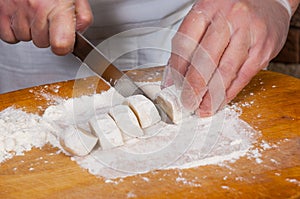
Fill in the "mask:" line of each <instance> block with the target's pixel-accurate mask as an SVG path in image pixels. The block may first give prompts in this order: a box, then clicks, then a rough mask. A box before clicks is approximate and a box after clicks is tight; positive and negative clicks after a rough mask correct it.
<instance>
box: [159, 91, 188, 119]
mask: <svg viewBox="0 0 300 199" xmlns="http://www.w3.org/2000/svg"><path fill="white" fill-rule="evenodd" d="M179 96H180V93H179V92H178V91H177V89H176V88H175V86H170V87H168V88H165V89H163V90H161V92H160V93H159V94H158V95H157V97H156V102H157V103H158V104H159V105H160V107H161V108H162V109H163V110H164V111H165V113H166V114H167V115H168V116H169V117H170V119H171V120H172V121H173V122H174V123H175V124H179V123H180V122H181V121H182V119H183V118H185V117H187V116H189V115H191V112H189V111H187V110H186V109H185V108H184V107H183V105H182V103H181V101H180V97H179Z"/></svg>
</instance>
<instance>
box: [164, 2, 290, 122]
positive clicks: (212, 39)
mask: <svg viewBox="0 0 300 199" xmlns="http://www.w3.org/2000/svg"><path fill="white" fill-rule="evenodd" d="M289 21H290V15H289V13H288V12H287V9H286V8H285V7H283V6H282V5H281V4H279V3H278V2H277V1H276V0H261V1H258V0H252V1H250V0H238V1H237V0H227V1H224V0H199V1H198V2H196V3H195V5H194V6H193V8H192V10H191V11H190V12H189V14H188V15H187V16H186V17H185V19H184V21H183V22H182V24H181V26H180V27H179V30H178V32H177V33H176V35H175V36H174V38H173V40H172V55H171V57H170V60H169V64H168V66H167V68H166V71H165V74H164V78H163V83H162V86H163V87H168V86H170V85H172V84H175V86H176V87H177V88H178V89H182V93H181V101H182V103H183V106H184V107H185V108H187V109H188V110H190V111H195V113H196V114H197V115H199V116H210V115H212V114H214V113H215V112H216V111H217V110H218V109H220V108H222V106H224V105H225V104H226V103H228V102H230V101H231V100H232V99H233V98H234V97H235V96H236V95H237V94H238V93H239V92H240V91H241V90H242V89H243V88H244V87H245V86H246V85H247V84H248V83H249V81H250V80H251V79H252V77H253V76H254V75H255V74H257V73H258V72H259V71H260V70H261V69H262V68H264V67H266V66H267V65H268V63H269V61H270V60H271V59H272V58H274V57H275V56H276V55H277V54H278V53H279V51H280V50H281V48H282V47H283V45H284V43H285V40H286V36H287V33H288V29H289Z"/></svg>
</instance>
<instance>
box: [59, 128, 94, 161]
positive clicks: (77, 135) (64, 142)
mask: <svg viewBox="0 0 300 199" xmlns="http://www.w3.org/2000/svg"><path fill="white" fill-rule="evenodd" d="M97 141H98V138H97V137H95V136H93V135H92V134H90V133H89V132H87V131H85V130H84V129H81V128H76V127H73V126H71V127H68V128H67V129H66V130H65V132H64V133H63V134H62V137H60V144H61V146H62V147H63V148H64V149H65V150H66V151H67V152H69V153H70V154H72V155H77V156H85V155H87V154H89V153H90V152H91V151H92V150H93V148H94V147H95V145H96V143H97Z"/></svg>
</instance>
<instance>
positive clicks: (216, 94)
mask: <svg viewBox="0 0 300 199" xmlns="http://www.w3.org/2000/svg"><path fill="white" fill-rule="evenodd" d="M225 98H226V89H225V85H224V81H223V77H222V76H221V74H220V72H219V71H218V70H216V72H215V73H214V75H213V77H212V78H211V80H210V81H209V84H208V91H207V92H206V94H205V95H204V97H203V100H202V102H201V104H200V107H199V109H198V110H197V111H196V112H195V113H196V115H198V116H200V117H208V116H211V115H213V114H215V113H216V112H217V111H218V110H219V108H220V105H221V104H222V103H223V101H224V100H225Z"/></svg>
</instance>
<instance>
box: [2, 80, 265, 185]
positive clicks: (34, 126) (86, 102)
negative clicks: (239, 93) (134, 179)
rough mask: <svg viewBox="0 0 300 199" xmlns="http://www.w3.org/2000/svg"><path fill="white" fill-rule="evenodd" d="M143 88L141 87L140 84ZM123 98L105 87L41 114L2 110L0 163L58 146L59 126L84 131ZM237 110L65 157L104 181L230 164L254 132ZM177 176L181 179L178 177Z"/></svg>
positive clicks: (151, 129)
mask: <svg viewBox="0 0 300 199" xmlns="http://www.w3.org/2000/svg"><path fill="white" fill-rule="evenodd" d="M155 85H158V84H156V83H155ZM143 86H144V87H147V86H146V84H143ZM149 88H150V89H153V87H151V86H150V87H149ZM151 92H152V91H151ZM152 96H154V95H152ZM123 101H124V98H123V97H122V96H120V95H119V94H118V93H117V92H115V90H114V89H110V90H108V91H106V92H103V93H101V94H95V95H92V96H82V97H80V98H72V99H68V100H63V101H61V102H59V103H58V104H56V105H52V106H49V107H48V108H47V109H46V111H45V113H44V115H43V116H42V117H40V116H38V115H34V114H28V113H25V112H23V111H21V110H16V109H14V108H8V109H6V110H4V111H2V112H1V113H0V127H1V129H0V163H1V162H4V161H5V160H7V159H9V158H12V157H13V156H14V155H23V152H24V151H28V150H30V149H31V148H32V147H37V148H41V147H43V146H44V145H45V144H46V143H50V144H51V145H53V146H55V147H59V148H61V146H60V145H59V142H58V139H59V137H61V136H62V135H63V133H64V131H65V129H67V128H69V127H70V126H71V127H80V128H83V129H85V130H87V131H90V129H89V125H88V121H89V120H90V119H91V118H92V117H95V116H96V115H99V114H103V113H106V112H107V111H108V110H109V108H110V107H112V106H115V105H118V104H122V102H123ZM240 113H241V110H240V109H238V108H237V107H236V106H231V107H230V106H226V107H225V108H224V109H223V110H222V111H220V112H219V113H218V114H216V115H214V116H213V117H209V118H202V119H199V118H198V117H196V116H190V117H188V118H185V119H184V120H183V122H182V123H180V124H179V125H174V124H166V123H164V122H159V123H157V124H155V125H154V126H151V127H149V128H147V129H145V132H144V133H145V135H144V137H142V138H139V139H131V140H128V141H126V143H125V145H123V146H121V147H117V148H113V149H109V150H100V149H99V147H98V148H96V149H94V150H93V151H92V153H90V154H89V155H87V156H84V157H76V156H74V157H71V159H72V160H74V161H76V162H77V163H78V164H79V165H80V166H81V167H83V168H85V169H87V170H88V171H89V172H90V173H91V174H93V175H96V176H102V177H105V178H107V179H114V178H119V177H126V176H130V175H136V174H141V173H146V172H149V171H152V170H164V169H178V168H179V169H186V168H191V167H197V166H201V165H207V164H220V163H222V162H224V161H231V162H234V161H235V160H236V159H238V158H239V157H241V156H244V155H245V154H246V153H247V151H249V149H250V148H251V146H252V143H253V141H254V140H255V136H256V135H257V134H256V132H255V131H254V130H253V129H252V128H251V127H250V126H249V125H248V124H247V123H245V122H244V121H242V120H241V119H239V115H240ZM265 147H267V146H265ZM61 150H62V151H64V150H63V149H62V148H61ZM64 152H65V153H66V154H68V153H67V152H66V151H64ZM256 158H259V157H258V156H257V157H256ZM178 180H179V181H181V182H183V183H185V181H184V180H183V179H178ZM197 186H198V185H197ZM199 186H200V185H199Z"/></svg>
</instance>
